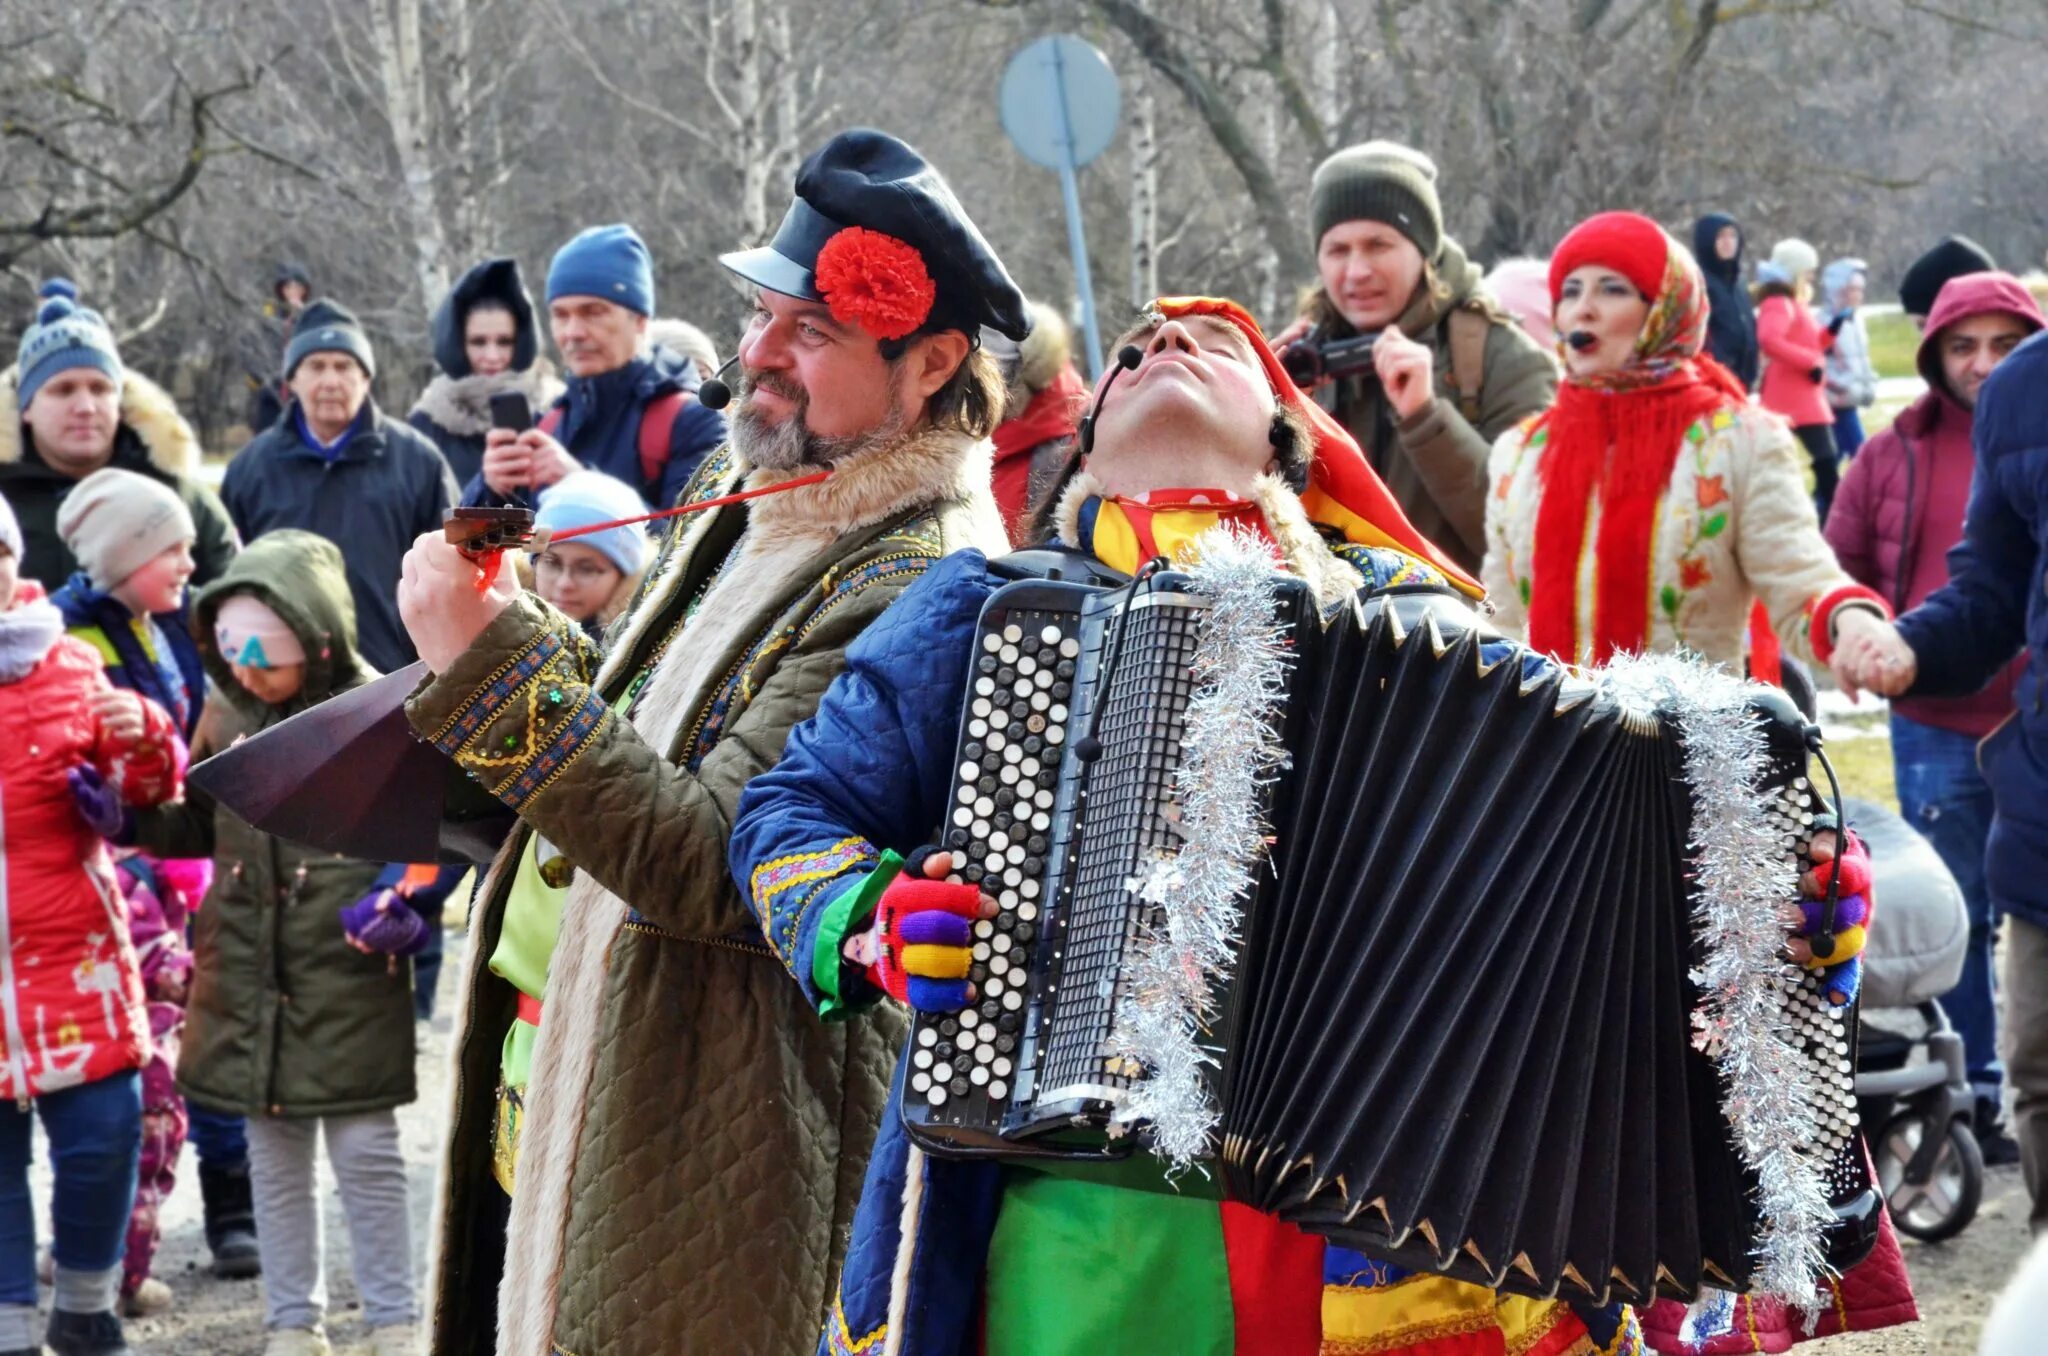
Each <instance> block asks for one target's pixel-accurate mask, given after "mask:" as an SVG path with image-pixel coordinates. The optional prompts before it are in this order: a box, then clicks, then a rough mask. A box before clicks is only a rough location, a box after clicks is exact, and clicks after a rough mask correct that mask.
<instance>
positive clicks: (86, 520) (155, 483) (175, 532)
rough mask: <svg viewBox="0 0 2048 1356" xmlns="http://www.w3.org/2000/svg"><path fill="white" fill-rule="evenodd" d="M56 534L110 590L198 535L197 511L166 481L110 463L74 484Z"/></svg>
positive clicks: (88, 574) (61, 507) (94, 581)
mask: <svg viewBox="0 0 2048 1356" xmlns="http://www.w3.org/2000/svg"><path fill="white" fill-rule="evenodd" d="M57 535H58V536H60V537H62V538H63V539H64V545H65V546H66V547H67V548H68V549H69V550H70V552H71V554H72V555H74V556H77V557H78V563H79V565H81V566H82V567H84V569H85V573H86V577H87V578H89V579H91V580H92V586H93V587H94V588H96V589H99V590H100V591H101V592H107V591H109V590H111V589H113V588H114V587H115V586H116V585H118V584H119V583H120V582H121V581H122V580H124V579H126V578H127V577H128V576H129V575H131V574H134V573H135V572H136V571H137V570H139V569H141V568H142V567H143V566H145V565H147V564H149V562H150V561H152V560H154V559H156V557H157V556H158V555H159V554H161V553H162V552H164V551H168V550H169V549H170V548H171V547H173V546H176V545H177V544H178V543H179V542H181V541H182V542H190V541H192V540H193V539H194V538H195V537H197V536H198V533H197V532H196V531H194V529H193V526H192V511H191V510H190V509H188V508H186V507H185V501H184V500H182V499H180V498H178V492H177V491H176V490H174V489H172V488H171V487H170V486H168V485H166V484H164V483H163V482H162V481H161V480H154V479H152V478H150V477H149V476H145V475H139V474H137V473H136V472H134V471H123V470H121V469H119V468H118V467H113V466H109V467H105V468H104V469H102V470H98V471H94V472H93V473H92V474H91V475H89V476H87V477H86V478H85V479H83V480H81V481H79V482H78V483H77V484H76V485H74V486H72V487H71V493H69V494H67V495H65V496H64V502H63V503H62V504H59V505H58V506H57Z"/></svg>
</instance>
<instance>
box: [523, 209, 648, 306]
mask: <svg viewBox="0 0 2048 1356" xmlns="http://www.w3.org/2000/svg"><path fill="white" fill-rule="evenodd" d="M563 297H602V298H604V299H605V300H606V301H615V302H617V303H618V304H619V305H621V306H623V307H625V308H626V309H627V310H629V311H638V312H639V313H640V314H641V315H644V316H652V315H653V314H654V260H653V258H652V256H650V255H649V254H648V253H647V242H645V241H644V240H642V239H641V238H640V233H639V232H638V231H636V230H634V229H633V228H632V227H631V226H628V225H626V224H625V223H623V222H621V223H619V224H617V225H614V226H592V227H591V228H590V229H588V230H586V231H579V232H578V233H577V234H576V236H575V237H574V238H573V239H571V240H570V241H569V243H568V244H566V245H564V246H562V248H560V249H558V250H556V251H555V258H554V262H553V263H551V264H549V265H548V300H549V301H550V302H553V301H558V300H560V299H561V298H563Z"/></svg>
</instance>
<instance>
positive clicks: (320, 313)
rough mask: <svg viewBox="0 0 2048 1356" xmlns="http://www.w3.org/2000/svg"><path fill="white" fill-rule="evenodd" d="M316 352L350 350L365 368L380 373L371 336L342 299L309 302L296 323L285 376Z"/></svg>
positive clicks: (370, 372) (287, 349) (287, 356)
mask: <svg viewBox="0 0 2048 1356" xmlns="http://www.w3.org/2000/svg"><path fill="white" fill-rule="evenodd" d="M315 353H346V354H348V356H349V357H351V358H354V359H355V360H356V361H357V362H359V363H361V364H362V365H363V371H364V372H366V373H368V374H369V375H371V376H373V377H374V376H376V375H377V359H376V355H374V354H372V353H371V352H370V336H369V335H367V334H364V333H363V325H362V322H361V321H359V320H357V319H356V313H355V312H354V311H351V310H350V309H349V308H348V307H346V306H344V305H342V304H341V303H340V302H338V301H329V300H327V299H326V298H325V297H323V298H321V299H320V300H319V301H314V302H309V303H307V305H306V309H305V310H303V311H300V312H299V316H298V319H297V320H294V321H293V322H292V341H291V342H290V343H289V344H286V345H285V348H284V379H285V380H286V381H290V380H291V379H292V373H294V372H296V371H298V370H299V364H300V363H302V362H304V361H305V360H306V359H307V358H309V357H311V356H312V355H313V354H315Z"/></svg>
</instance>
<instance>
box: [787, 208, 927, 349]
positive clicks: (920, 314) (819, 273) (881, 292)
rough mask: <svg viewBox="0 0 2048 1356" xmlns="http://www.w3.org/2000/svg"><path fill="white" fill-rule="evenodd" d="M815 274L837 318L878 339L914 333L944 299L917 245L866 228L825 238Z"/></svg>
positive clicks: (849, 230)
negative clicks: (940, 298) (938, 301)
mask: <svg viewBox="0 0 2048 1356" xmlns="http://www.w3.org/2000/svg"><path fill="white" fill-rule="evenodd" d="M812 276H813V277H814V278H815V279H816V280H817V284H818V291H819V292H820V293H822V294H823V295H824V298H825V304H826V305H827V306H829V307H831V308H832V318H833V319H834V320H837V321H838V322H839V323H840V324H842V325H859V326H860V327H861V328H862V329H864V330H866V331H867V332H868V333H869V334H872V335H874V336H875V338H877V339H901V338H902V337H903V336H905V335H906V334H911V333H914V332H915V331H916V330H917V327H918V326H920V325H922V324H924V322H925V321H926V320H928V319H929V318H930V317H931V313H932V304H933V303H934V302H936V301H937V300H938V298H939V289H938V286H937V284H935V283H934V282H932V275H931V272H930V271H929V270H928V269H926V268H925V266H924V258H923V256H921V255H920V254H918V252H917V250H916V249H914V248H913V247H911V246H910V245H908V244H906V243H904V242H903V241H901V240H898V239H897V238H896V237H895V236H893V235H884V234H882V233H881V232H880V231H870V230H868V229H867V228H866V227H865V226H848V227H847V228H846V229H845V230H843V231H840V232H838V233H837V234H835V235H834V236H833V237H832V238H831V239H830V240H828V241H826V242H825V248H823V249H821V250H819V251H818V263H817V266H816V267H815V268H814V269H813V270H812Z"/></svg>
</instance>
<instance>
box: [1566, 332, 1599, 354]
mask: <svg viewBox="0 0 2048 1356" xmlns="http://www.w3.org/2000/svg"><path fill="white" fill-rule="evenodd" d="M1564 341H1565V342H1566V343H1567V344H1570V345H1571V346H1572V347H1573V348H1574V349H1576V350H1578V351H1579V352H1580V353H1584V352H1585V351H1586V350H1587V349H1589V348H1594V347H1597V346H1598V345H1599V343H1600V336H1599V335H1597V334H1595V333H1593V332H1592V331H1591V330H1573V331H1572V332H1571V333H1570V334H1567V335H1566V336H1565V337H1564Z"/></svg>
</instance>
